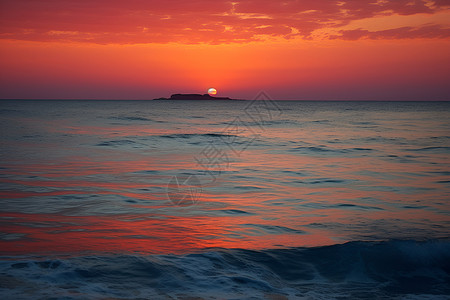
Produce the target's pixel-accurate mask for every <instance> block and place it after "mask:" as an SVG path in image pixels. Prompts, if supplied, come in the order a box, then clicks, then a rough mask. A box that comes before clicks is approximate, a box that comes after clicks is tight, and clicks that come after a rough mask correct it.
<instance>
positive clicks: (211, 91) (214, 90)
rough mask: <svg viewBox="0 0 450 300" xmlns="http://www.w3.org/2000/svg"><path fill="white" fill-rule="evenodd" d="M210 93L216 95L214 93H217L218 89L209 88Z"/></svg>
mask: <svg viewBox="0 0 450 300" xmlns="http://www.w3.org/2000/svg"><path fill="white" fill-rule="evenodd" d="M208 94H209V95H210V96H214V95H216V94H217V90H216V89H215V88H210V89H209V90H208Z"/></svg>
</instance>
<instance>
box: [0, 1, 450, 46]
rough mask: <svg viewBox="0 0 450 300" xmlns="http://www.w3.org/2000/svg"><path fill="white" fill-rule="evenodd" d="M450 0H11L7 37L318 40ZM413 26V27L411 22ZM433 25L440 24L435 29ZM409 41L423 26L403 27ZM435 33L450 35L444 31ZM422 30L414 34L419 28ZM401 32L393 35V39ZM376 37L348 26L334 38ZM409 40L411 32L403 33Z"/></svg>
mask: <svg viewBox="0 0 450 300" xmlns="http://www.w3.org/2000/svg"><path fill="white" fill-rule="evenodd" d="M449 2H450V1H448V0H436V1H428V0H416V1H411V0H339V1H338V0H322V1H316V0H303V1H299V0H284V1H273V0H257V1H256V0H235V1H221V0H218V1H208V0H192V1H184V0H166V1H161V0H158V1H154V0H127V1H118V0H110V1H106V0H91V1H87V0H42V1H35V0H3V1H1V2H0V38H3V39H18V40H36V41H76V42H90V43H99V44H108V43H118V44H134V43H167V42H177V43H211V44H219V43H231V42H250V41H258V40H264V39H267V38H270V37H282V38H292V37H299V38H304V39H309V38H311V36H312V34H313V33H314V32H315V31H316V30H319V29H327V28H334V29H339V28H340V27H342V26H345V25H347V24H349V23H350V22H352V21H355V20H361V19H365V18H371V17H375V16H380V15H394V14H397V15H414V14H419V13H420V14H433V13H436V12H438V11H442V10H444V9H448V7H449V6H450V3H449ZM404 28H405V27H404ZM427 28H428V29H427V30H430V29H433V28H434V27H427ZM398 30H399V31H398V32H397V33H398V35H400V34H401V32H405V34H406V36H409V38H413V37H427V36H426V35H423V34H421V33H419V32H420V31H421V30H422V29H413V28H409V29H402V28H398ZM438 31H439V33H430V34H431V36H432V37H435V38H437V37H447V36H445V35H443V33H442V31H443V29H442V28H439V29H438ZM411 32H414V33H411ZM394 35H395V34H393V33H392V34H391V35H389V33H385V36H386V37H387V38H393V37H390V36H394ZM356 36H360V38H362V37H366V38H371V36H377V38H382V36H383V35H382V34H380V35H375V34H372V33H370V32H365V31H364V30H363V29H361V30H356V31H355V30H351V31H349V30H347V31H342V32H340V34H337V35H333V36H332V38H334V39H336V38H342V39H354V37H356ZM400 38H404V37H400Z"/></svg>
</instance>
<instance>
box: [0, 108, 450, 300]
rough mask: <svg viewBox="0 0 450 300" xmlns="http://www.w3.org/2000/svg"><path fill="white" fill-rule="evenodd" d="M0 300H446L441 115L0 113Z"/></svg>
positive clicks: (449, 172) (448, 260) (448, 180)
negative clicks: (23, 299)
mask: <svg viewBox="0 0 450 300" xmlns="http://www.w3.org/2000/svg"><path fill="white" fill-rule="evenodd" d="M0 125H1V126H0V128H1V129H0V130H1V138H0V143H1V148H0V170H1V172H0V198H1V200H0V201H1V202H0V224H1V225H0V226H1V227H0V229H1V230H0V298H1V299H22V298H25V299H450V239H449V235H450V204H449V201H450V159H449V158H450V155H449V154H450V103H449V102H332V101H330V102H308V101H271V100H268V99H266V100H264V101H258V102H252V101H86V100H84V101H69V100H64V101H62V100H61V101H56V100H52V101H26V100H2V101H0Z"/></svg>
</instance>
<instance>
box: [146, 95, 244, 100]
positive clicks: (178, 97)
mask: <svg viewBox="0 0 450 300" xmlns="http://www.w3.org/2000/svg"><path fill="white" fill-rule="evenodd" d="M154 100H238V99H231V98H229V97H214V96H211V95H209V94H203V95H202V94H173V95H172V96H170V98H158V99H154Z"/></svg>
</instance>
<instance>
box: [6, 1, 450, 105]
mask: <svg viewBox="0 0 450 300" xmlns="http://www.w3.org/2000/svg"><path fill="white" fill-rule="evenodd" d="M0 70H1V71H0V98H2V99H153V98H159V97H168V96H170V95H171V94H173V93H206V91H207V90H208V89H209V88H210V87H214V88H216V89H217V91H218V94H217V95H218V96H227V97H232V98H239V99H252V98H254V97H255V96H256V95H257V94H258V93H259V92H260V91H264V92H266V93H267V94H268V95H269V96H270V97H271V98H273V99H280V100H285V99H286V100H450V84H449V82H450V0H436V1H431V0H416V1H414V0H339V1H335V0H323V1H320V0H304V1H302V0H282V1H273V0H259V1H252V0H242V1H239V0H233V1H223V0H215V1H210V0H209V1H207V0H191V1H181V0H164V1H161V0H158V1H154V0H127V1H118V0H108V1H107V0H45V1H40V0H39V1H38V0H0Z"/></svg>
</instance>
